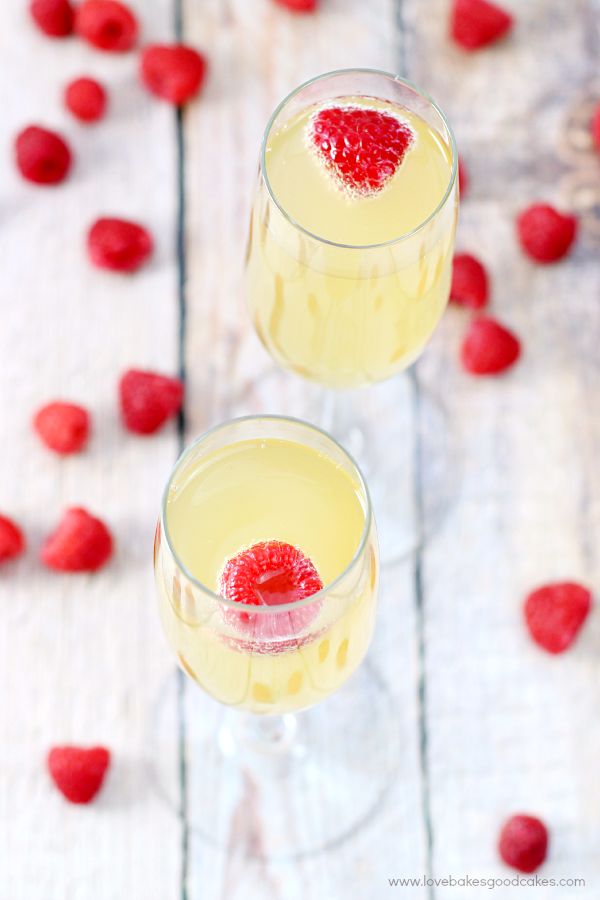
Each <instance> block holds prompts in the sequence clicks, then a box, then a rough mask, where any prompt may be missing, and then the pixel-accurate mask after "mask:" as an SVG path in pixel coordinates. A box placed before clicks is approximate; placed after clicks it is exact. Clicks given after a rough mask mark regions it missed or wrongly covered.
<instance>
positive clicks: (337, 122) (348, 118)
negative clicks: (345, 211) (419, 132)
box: [308, 106, 414, 195]
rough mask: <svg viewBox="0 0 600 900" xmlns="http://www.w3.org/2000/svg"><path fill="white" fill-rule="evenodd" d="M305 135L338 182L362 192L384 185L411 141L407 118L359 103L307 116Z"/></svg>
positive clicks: (335, 107) (370, 191)
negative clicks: (308, 119)
mask: <svg viewBox="0 0 600 900" xmlns="http://www.w3.org/2000/svg"><path fill="white" fill-rule="evenodd" d="M308 137H309V140H310V142H311V143H312V145H313V147H314V149H315V151H316V154H317V156H318V158H319V159H320V160H321V162H322V163H323V164H324V165H325V167H326V168H327V170H328V171H329V172H330V173H331V174H332V175H333V176H334V178H335V180H336V181H337V182H338V184H339V185H340V186H341V187H342V188H345V189H346V190H347V191H348V192H349V193H351V194H362V195H365V194H374V193H376V192H377V191H380V190H381V189H382V188H383V187H385V185H386V184H387V182H388V181H389V180H390V178H391V177H392V176H393V175H394V174H395V172H396V170H397V169H398V166H399V165H400V163H401V162H402V160H403V158H404V154H405V153H406V151H407V150H408V149H409V147H410V146H411V145H412V143H413V141H414V134H413V132H412V130H411V128H410V127H409V125H408V124H407V123H406V122H403V121H402V120H401V119H399V118H397V117H396V116H393V115H390V114H389V113H387V112H381V111H380V110H377V109H369V108H368V107H361V106H331V107H328V108H327V109H321V110H319V111H318V112H316V113H315V114H314V115H313V116H312V118H311V120H310V123H309V126H308Z"/></svg>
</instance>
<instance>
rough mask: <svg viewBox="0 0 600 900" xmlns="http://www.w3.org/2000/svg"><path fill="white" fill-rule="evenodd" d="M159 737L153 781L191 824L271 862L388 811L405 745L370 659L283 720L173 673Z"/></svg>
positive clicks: (325, 844)
mask: <svg viewBox="0 0 600 900" xmlns="http://www.w3.org/2000/svg"><path fill="white" fill-rule="evenodd" d="M150 746H151V751H152V758H151V765H152V769H153V782H154V783H155V784H156V786H157V787H158V789H159V791H160V793H161V794H162V796H163V797H164V798H165V799H166V800H167V801H168V803H169V804H170V805H171V806H172V807H173V809H174V810H175V811H177V812H178V813H179V814H180V815H181V816H182V818H183V820H184V821H185V823H186V825H187V826H188V827H189V828H191V829H193V830H194V832H197V833H198V834H199V835H201V836H202V837H203V838H204V839H205V840H206V841H208V842H210V843H211V844H213V845H214V846H216V847H219V848H222V849H230V850H231V849H232V848H233V847H235V850H236V853H238V854H242V855H245V856H250V857H259V858H262V859H265V858H269V859H286V858H288V859H289V858H295V857H299V856H305V855H307V854H311V853H315V852H317V851H320V850H324V849H326V848H329V847H331V846H333V845H336V844H338V843H340V842H341V841H343V840H344V839H346V838H348V837H350V836H351V835H352V834H354V833H355V832H356V831H357V830H358V829H359V828H360V827H361V826H363V825H364V824H366V823H367V822H368V821H369V820H370V819H371V818H373V817H374V816H375V814H376V813H377V812H379V810H380V809H381V806H382V803H383V801H384V800H385V797H386V795H387V794H388V792H389V788H390V785H391V783H392V781H393V778H394V775H395V773H396V770H397V768H398V765H399V762H400V752H401V744H400V730H399V724H398V719H397V716H396V715H395V710H394V705H393V703H392V699H391V696H390V694H389V693H388V691H387V689H386V686H385V684H384V683H383V681H382V679H381V678H380V677H379V675H378V674H377V672H376V671H375V669H374V668H373V667H372V666H371V665H370V663H369V662H365V663H363V665H362V666H360V667H359V669H358V671H357V672H356V673H355V674H354V675H353V676H352V677H351V678H350V679H349V680H348V682H347V683H346V684H345V685H344V687H343V688H341V689H340V691H339V692H337V693H336V694H334V695H332V696H331V697H329V698H328V699H327V700H324V701H323V703H321V704H319V705H318V706H315V707H312V708H311V709H309V710H305V711H303V712H300V713H297V714H296V715H285V716H282V717H276V716H255V715H252V714H250V713H242V712H238V711H237V710H233V709H229V708H227V707H224V706H221V705H220V704H218V703H216V702H215V701H214V700H212V699H211V698H210V697H208V696H207V695H206V694H204V693H203V692H202V691H201V690H200V688H198V687H197V686H196V685H195V684H194V683H193V682H191V681H190V680H189V679H187V678H186V677H185V676H184V675H183V674H182V673H181V672H176V673H175V674H173V675H172V676H171V677H170V678H169V679H168V680H167V681H166V682H165V685H164V687H163V690H162V691H161V694H160V696H159V699H158V702H157V705H156V708H155V714H154V718H153V722H152V734H151V736H150Z"/></svg>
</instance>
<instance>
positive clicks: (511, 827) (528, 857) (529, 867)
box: [498, 815, 548, 873]
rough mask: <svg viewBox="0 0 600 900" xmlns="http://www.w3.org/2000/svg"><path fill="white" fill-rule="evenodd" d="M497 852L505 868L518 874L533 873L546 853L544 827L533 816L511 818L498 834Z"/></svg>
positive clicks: (546, 842) (546, 837) (546, 832)
mask: <svg viewBox="0 0 600 900" xmlns="http://www.w3.org/2000/svg"><path fill="white" fill-rule="evenodd" d="M498 850H499V852H500V856H501V857H502V859H503V861H504V862H505V863H506V865H507V866H512V868H513V869H518V871H519V872H526V873H530V872H535V870H536V869H539V867H540V866H541V865H542V863H543V862H544V860H545V859H546V853H547V851H548V831H547V829H546V826H545V825H544V823H543V822H542V821H541V820H540V819H537V818H536V817H535V816H526V815H516V816H511V818H510V819H508V821H507V822H505V824H504V826H503V828H502V831H501V832H500V839H499V841H498Z"/></svg>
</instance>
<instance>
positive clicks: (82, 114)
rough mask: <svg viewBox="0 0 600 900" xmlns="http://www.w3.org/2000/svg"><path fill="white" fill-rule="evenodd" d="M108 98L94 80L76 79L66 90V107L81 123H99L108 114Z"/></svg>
mask: <svg viewBox="0 0 600 900" xmlns="http://www.w3.org/2000/svg"><path fill="white" fill-rule="evenodd" d="M106 103H107V96H106V91H105V90H104V88H103V87H102V85H101V84H100V83H99V82H98V81H95V80H94V79H93V78H76V79H75V81H71V82H70V83H69V84H68V85H67V87H66V90H65V106H66V107H67V109H69V110H70V111H71V112H72V113H73V115H74V116H75V118H76V119H79V120H80V121H81V122H97V121H98V120H99V119H102V118H103V117H104V113H105V112H106Z"/></svg>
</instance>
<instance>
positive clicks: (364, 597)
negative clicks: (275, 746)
mask: <svg viewBox="0 0 600 900" xmlns="http://www.w3.org/2000/svg"><path fill="white" fill-rule="evenodd" d="M366 515H367V512H366V510H365V507H364V501H363V499H362V495H361V486H360V484H359V482H358V481H356V480H354V479H353V478H352V477H351V475H350V474H349V472H348V471H346V470H345V469H344V468H343V467H342V466H340V465H339V464H338V463H337V462H336V461H334V460H333V459H331V458H330V457H329V456H328V455H326V454H325V453H321V452H318V451H317V450H316V449H313V448H312V447H310V446H306V445H304V444H301V443H296V442H295V441H290V440H280V439H266V440H261V439H258V438H257V439H253V440H243V441H239V442H234V443H231V444H228V445H227V446H225V447H221V448H219V449H217V450H215V451H214V452H210V453H208V454H206V455H202V456H200V457H199V458H198V459H197V460H196V461H193V460H192V462H191V463H190V464H189V465H187V466H184V467H183V469H182V471H181V472H177V473H176V475H175V476H174V478H173V480H172V481H171V484H170V488H169V491H168V495H167V501H166V512H165V520H164V523H163V527H164V528H166V530H167V531H168V534H169V541H170V547H171V550H175V552H176V554H177V557H178V560H179V565H178V564H177V563H176V562H175V560H174V558H173V554H172V552H171V550H170V549H169V547H168V546H167V542H166V541H165V539H164V535H163V534H161V529H160V528H159V531H158V533H157V542H156V547H155V560H156V577H157V584H158V588H159V598H160V609H161V617H162V622H163V626H164V629H165V632H166V634H167V637H168V639H169V642H170V643H171V645H172V647H173V649H174V650H175V652H176V654H177V656H178V659H179V662H180V664H181V666H182V667H183V668H184V669H185V671H186V672H187V673H188V675H190V676H191V677H192V678H193V679H194V680H195V681H196V682H198V684H199V685H200V686H201V687H203V688H204V689H205V690H206V691H207V692H208V693H209V694H211V695H212V696H213V697H214V698H215V699H217V700H219V701H220V702H222V703H226V704H229V705H232V706H237V707H240V708H243V709H248V710H252V711H254V712H259V713H282V712H286V711H289V710H295V709H300V708H304V707H307V706H311V705H312V704H314V703H316V702H318V701H319V700H321V699H323V697H325V696H327V695H328V694H330V693H331V692H332V691H334V690H336V689H337V688H338V687H339V686H340V685H341V684H342V683H343V682H344V681H345V680H346V679H347V678H348V676H349V675H350V674H351V673H352V671H354V669H355V668H356V667H357V666H358V664H359V663H360V661H361V660H362V658H363V656H364V654H365V652H366V649H367V646H368V644H369V641H370V638H371V632H372V628H373V617H374V607H375V598H376V589H377V551H376V540H375V534H374V528H372V527H370V526H369V523H368V522H367V520H366ZM365 529H367V532H365ZM365 533H367V537H366V541H365V542H363V544H362V549H361V542H362V541H363V538H364V536H365ZM271 540H277V541H281V542H285V543H289V544H292V545H293V546H295V547H298V548H299V549H300V550H302V552H303V553H304V554H305V555H307V556H308V557H309V558H310V559H311V560H312V562H313V563H314V565H315V567H316V569H317V571H318V573H319V575H320V577H321V580H322V582H323V584H324V586H325V591H323V592H321V595H319V597H318V599H317V600H316V601H315V603H314V604H313V608H312V611H311V612H310V613H309V615H308V616H307V617H306V618H305V620H303V619H302V618H301V620H300V626H301V627H299V626H298V622H297V621H296V622H292V621H290V620H291V615H292V614H286V613H283V614H282V618H281V621H279V614H277V617H278V619H277V621H276V628H275V634H274V636H273V639H272V640H270V639H268V638H267V639H264V635H262V633H261V634H259V635H258V636H253V635H252V634H248V633H247V632H245V631H244V630H243V629H242V630H240V628H239V627H236V622H235V612H234V615H233V618H232V616H231V607H229V608H228V607H227V606H223V604H222V603H221V604H219V602H218V600H213V599H211V598H210V597H207V596H206V592H205V591H203V590H202V589H201V587H199V586H198V584H197V583H196V582H195V581H194V579H197V581H198V582H201V584H202V585H204V586H205V587H206V588H208V590H209V591H213V592H215V593H217V592H218V589H219V577H220V573H221V571H222V569H223V566H224V565H225V563H226V562H227V560H228V559H230V558H231V557H233V556H235V555H236V554H237V553H238V552H239V551H240V550H241V549H243V548H246V547H249V546H252V545H253V544H256V543H257V542H260V541H271ZM359 550H360V554H359V558H358V561H357V562H356V564H353V565H352V566H350V568H348V567H349V564H350V563H351V562H352V560H353V559H354V557H355V556H356V554H357V553H358V551H359ZM344 572H346V574H345V575H344V576H343V577H342V578H341V579H340V578H339V576H341V575H342V574H343V573H344ZM189 575H191V576H193V578H189V577H188V576H189ZM336 580H337V581H336ZM328 586H331V587H330V589H329V590H327V588H328ZM235 609H247V610H250V611H254V610H255V609H256V608H255V607H250V606H248V607H245V606H243V605H242V604H235ZM270 609H273V610H274V611H275V612H277V609H278V608H277V607H276V606H274V607H270ZM303 623H304V624H303Z"/></svg>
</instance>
